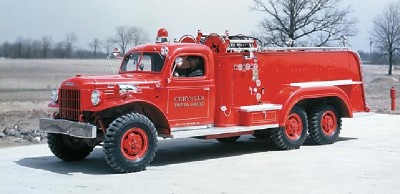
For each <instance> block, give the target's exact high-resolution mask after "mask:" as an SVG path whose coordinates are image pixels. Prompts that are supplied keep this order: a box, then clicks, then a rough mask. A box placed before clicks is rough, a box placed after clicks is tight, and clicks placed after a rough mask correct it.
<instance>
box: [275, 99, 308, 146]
mask: <svg viewBox="0 0 400 194" xmlns="http://www.w3.org/2000/svg"><path fill="white" fill-rule="evenodd" d="M307 128H308V121H307V114H306V112H305V111H304V109H303V108H302V107H300V106H295V107H293V109H292V110H291V112H290V113H289V115H288V118H287V119H286V123H285V127H279V128H275V129H273V130H272V131H271V140H272V141H273V142H274V144H275V145H276V146H277V147H278V148H279V149H282V150H292V149H299V148H300V146H301V145H303V143H304V140H305V139H306V136H307Z"/></svg>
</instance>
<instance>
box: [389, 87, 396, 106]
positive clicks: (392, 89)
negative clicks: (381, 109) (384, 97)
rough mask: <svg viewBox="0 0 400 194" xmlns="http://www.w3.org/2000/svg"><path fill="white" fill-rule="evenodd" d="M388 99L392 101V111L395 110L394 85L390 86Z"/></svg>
mask: <svg viewBox="0 0 400 194" xmlns="http://www.w3.org/2000/svg"><path fill="white" fill-rule="evenodd" d="M390 99H391V102H392V103H391V104H392V106H391V108H392V109H391V110H392V111H393V110H396V88H395V87H392V88H390Z"/></svg>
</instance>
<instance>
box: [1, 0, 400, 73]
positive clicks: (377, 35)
mask: <svg viewBox="0 0 400 194" xmlns="http://www.w3.org/2000/svg"><path fill="white" fill-rule="evenodd" d="M341 3H342V0H253V7H252V10H253V11H258V12H261V13H264V18H263V19H262V21H261V22H260V24H259V29H258V33H257V34H255V36H257V37H259V39H261V40H262V41H263V42H264V43H266V46H280V47H282V46H286V47H295V46H296V47H299V46H300V47H310V46H311V47H322V46H347V39H348V37H352V36H355V35H357V30H356V29H357V28H356V24H357V23H358V20H357V18H355V17H353V16H352V13H353V11H352V8H351V7H350V6H347V7H346V6H343V5H342V4H341ZM372 22H373V29H371V30H370V35H371V38H370V47H371V48H372V47H374V48H375V52H374V53H372V52H371V51H370V52H369V54H368V53H364V52H363V53H361V56H362V58H363V60H368V61H369V62H374V61H375V62H380V61H382V60H385V61H386V62H385V63H388V64H389V71H388V74H389V75H392V67H393V64H394V63H396V62H397V61H398V58H399V57H398V54H399V51H400V1H393V2H391V3H389V4H388V5H387V6H386V7H385V9H384V10H383V11H382V12H381V13H380V14H379V15H378V16H376V18H375V19H374V21H372ZM77 39H78V38H77V36H76V35H75V34H73V33H67V34H66V36H65V39H64V40H63V41H60V42H53V40H52V38H51V37H49V36H44V37H42V39H41V40H31V39H24V38H18V39H17V40H16V41H15V42H13V43H9V42H4V43H3V44H1V45H0V57H7V58H98V57H101V58H102V57H104V56H106V55H107V54H109V53H110V52H111V49H112V48H114V47H115V46H117V47H119V48H120V49H121V51H122V54H124V53H125V52H126V49H127V47H128V46H136V45H138V44H142V43H145V42H147V41H149V38H148V34H147V32H146V31H144V30H143V29H142V28H139V27H136V26H119V27H117V28H116V32H115V35H114V36H113V37H108V38H106V39H105V40H103V41H101V40H100V39H98V38H95V39H93V40H92V41H91V42H89V43H88V46H89V48H90V49H84V50H82V49H81V50H77V49H76V42H77ZM370 50H371V49H370Z"/></svg>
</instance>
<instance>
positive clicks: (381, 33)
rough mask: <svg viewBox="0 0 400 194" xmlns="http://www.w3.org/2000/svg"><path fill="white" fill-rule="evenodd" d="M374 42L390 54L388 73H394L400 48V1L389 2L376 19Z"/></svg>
mask: <svg viewBox="0 0 400 194" xmlns="http://www.w3.org/2000/svg"><path fill="white" fill-rule="evenodd" d="M371 35H372V37H374V44H375V45H376V46H377V47H378V48H379V49H380V50H382V51H383V52H385V53H386V54H387V55H388V59H389V61H388V62H389V70H388V75H392V69H393V63H394V59H395V56H396V50H398V49H400V1H396V2H391V3H389V4H388V5H387V6H386V7H385V8H384V10H383V11H382V13H381V14H380V15H378V16H377V17H376V18H375V19H374V25H373V29H372V32H371Z"/></svg>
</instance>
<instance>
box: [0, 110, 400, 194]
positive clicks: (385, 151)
mask: <svg viewBox="0 0 400 194" xmlns="http://www.w3.org/2000/svg"><path fill="white" fill-rule="evenodd" d="M399 185H400V116H393V115H375V116H370V117H361V118H356V119H352V120H345V121H344V122H343V131H342V134H341V138H340V140H339V141H338V142H337V143H335V144H333V145H328V146H312V145H310V144H308V145H307V144H306V145H304V146H302V147H301V149H299V150H294V151H276V150H273V149H272V148H271V147H270V146H268V144H266V143H265V142H264V141H261V140H256V139H254V138H252V137H251V136H244V137H242V138H240V139H239V141H238V142H237V143H235V144H231V145H224V144H220V143H218V142H216V141H215V140H196V139H182V140H169V141H162V142H161V143H160V145H159V152H158V153H157V158H156V159H155V161H154V162H153V163H152V166H150V167H148V169H147V170H146V171H144V172H140V173H132V174H115V173H114V172H113V171H112V170H111V169H110V168H109V167H108V165H107V163H106V161H105V160H104V158H103V152H102V149H101V147H98V148H96V149H95V151H94V152H93V153H92V154H91V155H90V156H89V157H88V158H87V159H86V160H84V161H82V162H73V163H65V162H61V161H60V160H58V159H57V158H55V157H54V156H53V155H52V154H51V152H50V151H49V149H48V148H47V145H35V146H26V147H14V148H6V149H0V193H9V194H10V193H30V194H31V193H57V194H58V193H77V192H79V193H108V194H109V193H115V194H116V193H128V192H131V193H146V194H147V193H167V194H168V193H176V194H179V193H201V194H205V193H207V194H212V193H362V194H364V193H400V191H399V189H398V187H399Z"/></svg>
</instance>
